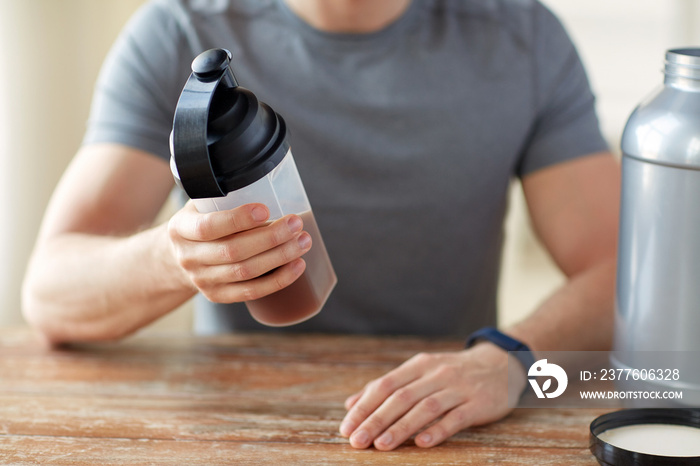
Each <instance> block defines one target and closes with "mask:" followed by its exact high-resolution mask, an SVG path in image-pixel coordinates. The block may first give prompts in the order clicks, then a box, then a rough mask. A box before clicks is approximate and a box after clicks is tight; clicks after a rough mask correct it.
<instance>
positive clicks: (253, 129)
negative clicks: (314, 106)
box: [170, 49, 337, 326]
mask: <svg viewBox="0 0 700 466" xmlns="http://www.w3.org/2000/svg"><path fill="white" fill-rule="evenodd" d="M230 62H231V53H230V52H229V51H227V50H225V49H211V50H208V51H206V52H203V53H202V54H200V55H199V56H197V57H196V58H195V59H194V61H193V62H192V74H191V75H190V77H189V79H188V81H187V83H186V84H185V87H184V89H183V91H182V94H181V95H180V99H179V101H178V104H177V108H176V109H175V117H174V120H173V131H172V133H171V135H170V149H171V154H172V157H171V159H170V168H171V170H172V172H173V176H174V177H175V180H176V182H177V183H178V184H179V185H180V186H181V187H182V188H183V189H184V190H185V192H186V193H187V195H188V196H189V197H190V198H192V199H193V201H194V204H195V206H196V208H197V210H199V211H200V212H212V211H218V210H226V209H233V208H235V207H239V206H241V205H244V204H248V203H251V202H259V203H263V204H265V205H266V206H267V207H268V209H269V210H270V221H272V220H275V219H278V218H280V217H282V216H284V215H287V214H298V215H299V216H300V217H301V218H302V219H303V221H304V229H305V230H306V231H307V232H308V233H309V234H310V235H311V239H312V246H311V249H310V250H309V252H307V253H306V254H305V255H304V256H303V257H304V260H305V261H306V270H305V271H304V273H303V275H302V276H301V277H299V278H298V279H297V280H296V281H295V282H294V283H293V284H292V285H290V286H288V287H286V288H284V289H282V290H280V291H278V292H276V293H273V294H271V295H268V296H265V297H263V298H261V299H256V300H254V301H248V302H246V306H247V307H248V310H249V311H250V313H251V315H252V316H253V317H254V318H255V319H256V320H257V321H258V322H260V323H263V324H266V325H270V326H284V325H293V324H296V323H299V322H302V321H304V320H306V319H309V318H311V317H313V316H314V315H316V314H317V313H318V312H319V311H320V310H321V308H322V307H323V305H324V303H325V302H326V299H327V298H328V296H329V295H330V293H331V290H332V289H333V287H334V286H335V284H336V282H337V279H336V275H335V272H334V271H333V267H332V265H331V262H330V260H329V258H328V253H327V252H326V248H325V246H324V244H323V240H322V238H321V234H320V232H319V230H318V226H317V224H316V220H315V218H314V215H313V213H312V211H311V206H310V205H309V200H308V198H307V196H306V192H305V190H304V186H303V184H302V181H301V178H300V177H299V173H298V172H297V168H296V165H295V163H294V158H293V157H292V152H291V150H290V146H289V143H288V141H287V139H288V135H287V128H286V126H285V122H284V120H283V119H282V117H281V116H280V115H278V114H277V113H276V112H275V111H274V110H272V109H271V108H270V107H269V106H268V105H266V104H265V103H263V102H259V101H258V99H257V98H256V97H255V95H254V94H253V93H252V92H251V91H249V90H247V89H245V88H243V87H240V86H238V83H237V81H236V78H235V76H234V75H233V71H232V70H231V67H230Z"/></svg>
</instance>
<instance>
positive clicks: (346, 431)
mask: <svg viewBox="0 0 700 466" xmlns="http://www.w3.org/2000/svg"><path fill="white" fill-rule="evenodd" d="M353 430H355V426H354V425H352V423H351V422H349V421H343V422H342V423H340V434H341V435H342V436H343V437H350V434H352V431H353Z"/></svg>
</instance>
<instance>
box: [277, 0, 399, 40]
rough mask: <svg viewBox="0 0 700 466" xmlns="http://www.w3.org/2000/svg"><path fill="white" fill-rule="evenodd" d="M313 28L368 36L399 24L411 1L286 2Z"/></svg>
mask: <svg viewBox="0 0 700 466" xmlns="http://www.w3.org/2000/svg"><path fill="white" fill-rule="evenodd" d="M284 1H285V3H287V5H288V6H289V8H290V9H291V10H292V11H293V12H294V13H296V14H297V15H298V16H299V17H300V18H301V19H303V20H304V21H306V22H307V23H309V24H310V25H311V26H313V27H315V28H316V29H320V30H321V31H326V32H345V33H369V32H375V31H378V30H380V29H383V28H384V27H386V26H388V25H389V24H391V23H393V22H394V21H396V20H397V19H398V18H399V17H400V16H401V15H402V14H403V13H404V12H405V11H406V8H408V6H409V4H410V3H411V0H284Z"/></svg>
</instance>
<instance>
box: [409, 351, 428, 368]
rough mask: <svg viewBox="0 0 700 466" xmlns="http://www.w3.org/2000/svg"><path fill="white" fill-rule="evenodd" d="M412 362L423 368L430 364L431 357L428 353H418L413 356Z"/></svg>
mask: <svg viewBox="0 0 700 466" xmlns="http://www.w3.org/2000/svg"><path fill="white" fill-rule="evenodd" d="M413 360H414V361H415V362H416V363H417V364H419V365H421V366H424V365H427V364H430V362H431V360H432V356H431V354H430V353H418V354H416V355H415V356H413Z"/></svg>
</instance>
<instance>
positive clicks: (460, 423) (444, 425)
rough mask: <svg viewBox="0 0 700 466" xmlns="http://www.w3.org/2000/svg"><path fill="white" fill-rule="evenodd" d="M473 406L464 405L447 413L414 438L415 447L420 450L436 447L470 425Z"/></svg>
mask: <svg viewBox="0 0 700 466" xmlns="http://www.w3.org/2000/svg"><path fill="white" fill-rule="evenodd" d="M473 408H474V407H473V406H472V405H471V404H470V403H465V404H463V405H461V406H458V407H456V408H454V409H453V410H452V411H450V412H448V413H447V414H446V415H445V416H444V417H443V418H442V419H440V421H439V422H436V423H435V424H433V425H432V426H430V427H429V428H427V429H425V430H424V431H423V432H421V433H420V434H418V435H417V436H416V440H415V442H416V445H417V446H419V447H422V448H429V447H434V446H435V445H438V444H440V443H442V442H444V441H445V440H447V439H448V438H450V437H452V436H453V435H454V434H456V433H457V432H459V431H460V430H462V429H465V428H467V427H469V426H470V425H472V424H473V423H472V421H471V415H472V411H473Z"/></svg>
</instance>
